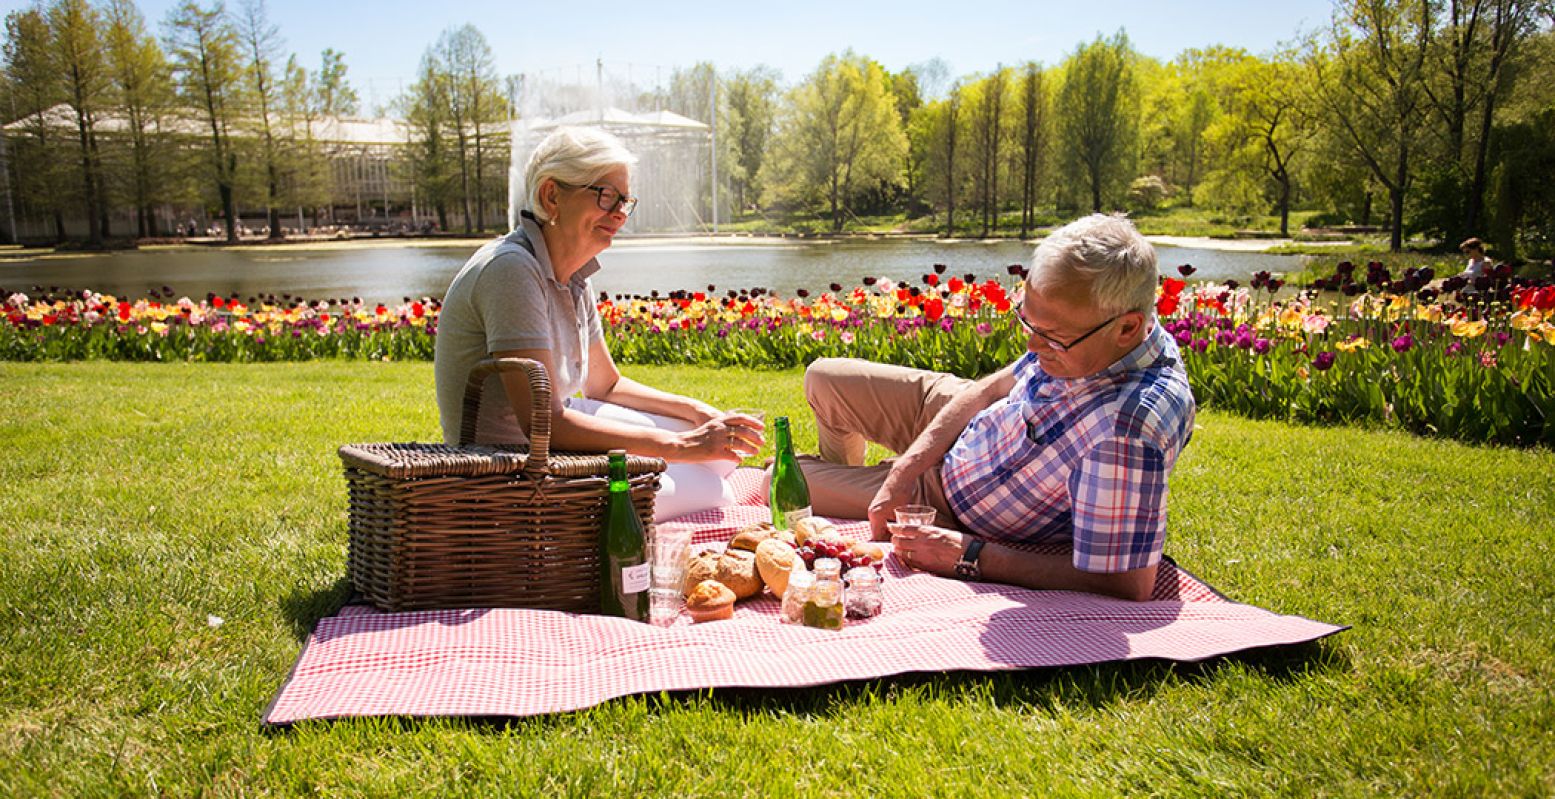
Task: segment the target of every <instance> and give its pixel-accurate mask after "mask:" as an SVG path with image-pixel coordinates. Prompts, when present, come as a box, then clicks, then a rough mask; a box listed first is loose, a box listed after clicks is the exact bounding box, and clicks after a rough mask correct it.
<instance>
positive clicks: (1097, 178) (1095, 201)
mask: <svg viewBox="0 0 1555 799" xmlns="http://www.w3.org/2000/svg"><path fill="white" fill-rule="evenodd" d="M1090 173H1091V174H1090V178H1091V211H1093V212H1095V213H1098V214H1099V213H1101V170H1100V169H1092V170H1090Z"/></svg>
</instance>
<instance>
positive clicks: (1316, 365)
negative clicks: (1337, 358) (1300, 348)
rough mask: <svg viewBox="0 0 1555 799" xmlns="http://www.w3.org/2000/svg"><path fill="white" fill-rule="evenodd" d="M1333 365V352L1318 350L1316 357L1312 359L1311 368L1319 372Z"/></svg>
mask: <svg viewBox="0 0 1555 799" xmlns="http://www.w3.org/2000/svg"><path fill="white" fill-rule="evenodd" d="M1333 365H1334V354H1333V353H1332V352H1320V353H1318V354H1317V357H1316V358H1313V359H1312V368H1313V369H1316V370H1318V371H1319V372H1326V371H1328V368H1329V367H1331V366H1333Z"/></svg>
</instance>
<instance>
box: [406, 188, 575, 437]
mask: <svg viewBox="0 0 1555 799" xmlns="http://www.w3.org/2000/svg"><path fill="white" fill-rule="evenodd" d="M526 244H528V245H529V247H526V246H525V245H526ZM531 248H532V251H531ZM597 271H599V261H598V260H590V261H589V262H588V263H587V264H584V265H583V268H582V269H579V270H578V271H577V272H576V273H574V274H573V275H572V277H571V278H569V279H568V280H567V282H565V283H562V282H560V281H558V280H557V279H556V273H555V272H554V271H553V270H552V268H551V258H550V255H549V254H548V253H547V252H546V249H545V237H544V236H542V235H541V234H540V225H539V223H538V222H537V221H536V220H535V218H534V217H533V216H532V215H530V213H529V212H528V211H524V212H523V213H522V214H521V216H520V220H519V226H518V227H517V228H516V229H514V231H513V232H512V233H509V234H508V235H506V236H503V237H502V238H500V239H497V240H495V241H492V242H490V243H488V244H486V245H485V246H483V247H481V248H480V249H479V250H476V251H475V254H474V255H472V256H470V260H469V261H466V262H465V264H464V266H463V267H461V268H460V269H459V274H457V275H455V276H454V280H453V283H452V284H451V285H449V287H448V294H447V295H446V296H445V297H444V298H443V308H442V311H441V312H440V313H439V315H438V320H437V341H436V345H435V347H436V349H435V351H434V368H433V371H434V373H435V375H436V379H437V411H438V416H439V417H440V419H441V421H442V426H443V440H444V441H445V442H447V443H449V444H457V443H458V441H459V425H460V423H461V422H462V420H463V416H464V386H465V382H466V381H467V380H468V379H469V376H470V370H471V369H473V368H474V367H475V364H477V363H479V362H480V361H481V359H483V358H486V357H488V355H490V353H493V352H497V351H499V350H550V351H551V360H552V363H553V365H554V372H553V373H552V374H551V375H550V378H551V391H552V392H553V393H554V394H556V395H558V396H563V397H571V396H575V395H578V394H580V393H582V391H583V381H584V378H585V377H586V376H587V375H588V353H589V345H590V344H592V343H593V342H595V341H598V340H600V339H602V338H604V329H603V328H602V327H601V326H600V322H599V312H598V309H596V308H595V306H594V290H593V286H592V285H591V284H590V283H589V276H590V275H592V274H594V273H595V272H597ZM475 440H476V443H482V444H485V443H522V442H523V441H524V440H525V439H524V434H523V430H522V429H521V428H520V427H519V426H518V420H517V418H516V417H515V416H514V414H513V406H512V404H511V403H509V402H508V399H507V392H506V391H504V390H503V388H502V382H501V380H499V379H498V378H497V377H496V376H495V375H493V376H492V377H490V378H488V379H487V381H486V385H485V388H484V390H483V392H482V395H481V407H480V415H479V417H478V418H477V421H476V432H475Z"/></svg>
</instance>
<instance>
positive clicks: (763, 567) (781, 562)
mask: <svg viewBox="0 0 1555 799" xmlns="http://www.w3.org/2000/svg"><path fill="white" fill-rule="evenodd" d="M795 568H800V569H803V568H804V565H803V563H802V562H801V561H800V560H799V553H798V552H796V551H794V548H793V547H791V546H789V545H787V544H785V543H783V542H782V541H779V540H778V539H776V538H771V539H768V540H766V541H763V542H761V546H759V547H757V548H756V571H758V572H760V573H761V581H762V582H764V583H766V584H767V588H769V589H771V591H772V595H773V596H775V597H778V598H779V599H781V598H782V597H783V594H784V593H785V592H787V591H788V576H789V575H790V574H792V573H793V571H794V569H795Z"/></svg>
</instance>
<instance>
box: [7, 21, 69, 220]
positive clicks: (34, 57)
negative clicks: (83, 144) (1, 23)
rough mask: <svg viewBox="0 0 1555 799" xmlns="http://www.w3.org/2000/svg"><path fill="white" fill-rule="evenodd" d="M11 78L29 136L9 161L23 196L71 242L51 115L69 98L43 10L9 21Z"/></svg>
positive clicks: (10, 86) (9, 89)
mask: <svg viewBox="0 0 1555 799" xmlns="http://www.w3.org/2000/svg"><path fill="white" fill-rule="evenodd" d="M5 31H6V36H5V77H6V88H7V94H9V95H10V98H11V101H12V103H13V109H12V111H13V114H14V115H16V116H19V117H22V118H24V119H25V120H26V130H27V137H26V138H25V139H23V140H21V141H18V142H17V143H16V145H15V149H14V150H13V151H12V152H11V153H10V158H9V159H8V160H9V162H10V165H11V168H12V173H13V174H14V175H15V177H16V188H17V194H18V195H19V196H20V197H21V198H22V200H23V201H24V202H25V203H26V204H27V205H28V206H31V207H33V208H37V209H39V210H41V211H44V212H45V213H48V214H49V215H50V216H51V217H52V218H53V221H54V238H55V240H56V241H64V240H65V214H64V208H63V203H62V202H61V197H62V195H63V194H64V191H63V186H62V184H61V182H62V179H63V176H62V174H61V170H60V168H59V166H60V163H61V161H62V159H61V158H59V157H58V155H57V150H58V148H59V142H57V141H56V140H55V138H54V131H53V129H52V127H50V119H49V117H48V116H47V113H46V112H48V111H49V110H50V109H52V108H53V107H54V106H55V105H56V104H58V103H60V102H62V101H63V100H64V87H63V85H62V82H61V81H60V80H59V70H57V69H56V68H55V66H54V64H55V59H54V48H53V47H52V42H51V40H52V38H53V37H52V35H51V33H50V32H49V23H48V20H47V19H46V18H45V17H44V16H43V13H42V12H41V11H38V10H35V9H29V10H26V11H13V12H11V13H10V14H7V15H6V18H5Z"/></svg>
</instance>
